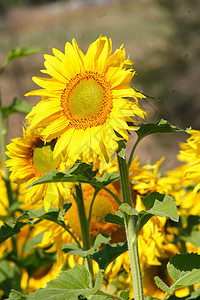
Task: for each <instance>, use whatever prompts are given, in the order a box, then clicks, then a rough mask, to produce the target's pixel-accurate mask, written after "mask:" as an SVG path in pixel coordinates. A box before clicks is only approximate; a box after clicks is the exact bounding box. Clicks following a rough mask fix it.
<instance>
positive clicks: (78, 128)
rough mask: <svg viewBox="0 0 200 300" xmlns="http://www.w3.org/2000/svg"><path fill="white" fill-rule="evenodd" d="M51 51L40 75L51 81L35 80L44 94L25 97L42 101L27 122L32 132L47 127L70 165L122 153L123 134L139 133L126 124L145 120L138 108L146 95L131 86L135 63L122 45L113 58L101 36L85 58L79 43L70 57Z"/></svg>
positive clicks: (46, 135) (69, 49) (69, 52)
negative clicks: (119, 149)
mask: <svg viewBox="0 0 200 300" xmlns="http://www.w3.org/2000/svg"><path fill="white" fill-rule="evenodd" d="M52 51H53V54H54V55H55V56H51V55H45V56H44V57H45V59H46V61H45V63H44V66H45V67H46V69H45V70H42V71H41V72H43V73H45V74H48V75H50V76H52V78H40V77H35V76H34V77H33V81H34V82H35V83H36V84H38V85H39V86H41V87H42V88H44V89H39V90H35V91H32V92H29V93H27V94H26V96H30V95H39V96H42V101H40V102H39V103H38V104H37V105H36V106H35V107H34V108H33V109H32V111H31V112H30V113H29V114H28V116H27V123H28V124H30V126H31V128H38V127H45V129H44V130H43V131H42V135H43V137H44V139H45V140H48V139H54V138H59V139H58V140H57V143H56V145H55V149H54V157H57V156H59V155H60V153H62V152H64V153H65V154H66V157H68V159H70V164H73V163H74V162H75V161H76V160H77V159H81V160H83V161H86V162H87V161H91V160H93V161H94V160H96V159H97V157H98V156H100V158H102V157H103V158H104V159H105V160H106V162H108V161H109V160H110V156H111V152H112V151H116V150H117V148H118V143H117V142H118V141H119V140H120V137H119V135H120V136H121V137H123V138H124V139H126V140H128V139H129V133H128V130H130V129H134V128H135V127H134V126H133V127H132V126H129V125H128V124H127V122H133V119H134V122H136V123H137V122H138V119H140V120H141V118H142V119H143V118H144V117H145V116H146V113H145V111H143V110H142V109H141V108H140V107H139V106H138V98H145V96H144V95H142V94H141V93H138V92H136V91H135V90H134V89H133V88H131V87H130V86H129V84H130V81H131V79H132V78H133V76H134V74H135V72H134V71H133V69H132V68H131V65H132V64H133V62H132V61H131V60H127V59H126V58H125V55H126V53H125V50H124V49H123V46H121V47H120V49H117V50H116V51H115V53H114V54H112V55H111V51H112V42H111V39H108V38H107V37H101V36H100V37H99V38H98V39H97V40H96V41H95V42H93V43H92V44H91V45H90V47H89V49H88V51H87V53H86V54H83V52H82V51H81V50H80V48H79V46H78V45H77V43H76V41H75V40H74V39H73V40H72V45H71V44H70V43H66V45H65V54H63V53H62V52H60V51H59V50H57V49H54V48H53V49H52ZM127 97H129V98H132V99H133V100H134V101H133V102H132V101H130V100H127V99H126V98H127ZM138 117H139V118H138Z"/></svg>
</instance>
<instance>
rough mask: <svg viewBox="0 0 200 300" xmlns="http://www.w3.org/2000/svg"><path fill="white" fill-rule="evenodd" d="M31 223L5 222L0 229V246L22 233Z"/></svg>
mask: <svg viewBox="0 0 200 300" xmlns="http://www.w3.org/2000/svg"><path fill="white" fill-rule="evenodd" d="M28 224H30V222H13V223H12V222H4V223H3V225H2V226H1V228H0V244H1V243H3V242H4V241H6V240H7V239H8V238H10V237H11V236H13V235H16V234H17V233H19V232H20V229H21V228H22V227H24V226H26V225H28Z"/></svg>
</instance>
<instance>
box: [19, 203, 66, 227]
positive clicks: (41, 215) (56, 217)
mask: <svg viewBox="0 0 200 300" xmlns="http://www.w3.org/2000/svg"><path fill="white" fill-rule="evenodd" d="M70 207H71V203H65V204H64V206H63V210H62V212H60V210H59V209H58V208H54V207H50V209H49V211H48V212H46V211H45V210H44V207H42V208H41V209H38V210H34V209H30V210H27V211H25V212H24V213H23V214H22V215H21V216H19V218H18V219H17V221H22V220H26V219H31V220H32V219H36V218H38V219H42V220H49V221H52V222H54V223H57V224H58V225H60V226H62V227H63V228H65V229H66V224H65V222H64V219H63V216H64V214H65V213H66V212H67V210H68V209H69V208H70Z"/></svg>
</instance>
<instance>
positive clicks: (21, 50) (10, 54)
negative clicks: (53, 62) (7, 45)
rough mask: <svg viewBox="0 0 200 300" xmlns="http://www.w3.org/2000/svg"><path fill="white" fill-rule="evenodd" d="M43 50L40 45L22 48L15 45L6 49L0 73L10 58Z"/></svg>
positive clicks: (13, 58)
mask: <svg viewBox="0 0 200 300" xmlns="http://www.w3.org/2000/svg"><path fill="white" fill-rule="evenodd" d="M43 50H44V48H41V47H30V48H23V47H16V48H13V49H11V50H9V51H8V54H7V57H6V60H5V62H4V63H3V65H2V67H1V69H0V75H1V74H2V73H3V71H4V70H5V68H6V67H7V65H8V64H9V62H11V61H12V60H15V59H18V58H21V57H24V56H29V55H33V54H37V53H40V52H42V51H43Z"/></svg>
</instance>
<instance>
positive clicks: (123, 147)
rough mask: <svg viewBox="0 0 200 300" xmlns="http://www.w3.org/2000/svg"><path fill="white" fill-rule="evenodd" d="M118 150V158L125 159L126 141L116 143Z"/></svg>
mask: <svg viewBox="0 0 200 300" xmlns="http://www.w3.org/2000/svg"><path fill="white" fill-rule="evenodd" d="M118 145H119V148H118V150H117V154H118V156H120V157H121V158H124V159H125V158H126V140H122V141H119V142H118Z"/></svg>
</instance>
